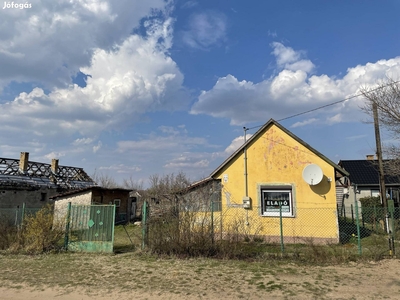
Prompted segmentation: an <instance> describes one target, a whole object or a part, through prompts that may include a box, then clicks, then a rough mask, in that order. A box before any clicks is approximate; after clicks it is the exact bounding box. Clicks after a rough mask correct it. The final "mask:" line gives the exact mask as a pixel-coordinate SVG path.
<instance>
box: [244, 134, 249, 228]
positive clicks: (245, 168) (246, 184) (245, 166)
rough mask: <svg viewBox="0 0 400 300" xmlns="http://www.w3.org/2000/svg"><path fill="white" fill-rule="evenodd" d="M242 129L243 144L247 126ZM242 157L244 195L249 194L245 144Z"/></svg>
mask: <svg viewBox="0 0 400 300" xmlns="http://www.w3.org/2000/svg"><path fill="white" fill-rule="evenodd" d="M243 130H244V144H246V133H247V130H249V128H247V127H243ZM243 158H244V195H245V197H248V196H249V188H248V179H247V175H248V174H247V148H246V146H245V147H244V149H243ZM246 225H249V210H248V209H246Z"/></svg>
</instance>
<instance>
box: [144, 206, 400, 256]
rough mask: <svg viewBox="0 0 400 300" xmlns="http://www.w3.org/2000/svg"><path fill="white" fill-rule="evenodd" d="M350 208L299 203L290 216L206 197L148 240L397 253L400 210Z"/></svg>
mask: <svg viewBox="0 0 400 300" xmlns="http://www.w3.org/2000/svg"><path fill="white" fill-rule="evenodd" d="M351 211H352V213H346V214H344V215H341V213H340V211H339V209H337V208H334V207H329V208H310V207H309V208H306V207H304V208H302V207H297V208H296V209H294V210H293V212H292V213H291V215H284V214H283V212H282V213H281V212H280V211H279V209H278V212H275V213H274V214H273V215H267V214H266V213H265V212H264V213H263V210H262V207H257V206H253V207H251V208H250V209H245V208H243V207H242V206H241V205H237V204H234V205H230V206H225V205H223V206H222V205H221V202H218V203H212V202H211V201H209V203H207V201H203V202H202V204H201V205H191V206H189V205H188V204H187V203H185V205H181V207H180V209H179V212H180V213H179V215H178V216H177V217H176V216H175V217H174V216H172V217H171V216H169V220H167V221H166V220H165V219H164V220H162V218H161V219H160V218H159V219H158V220H157V222H155V223H156V224H157V226H150V235H149V239H150V241H149V242H150V244H151V243H155V242H154V241H155V240H157V241H158V242H160V243H161V242H162V241H163V239H164V238H165V241H164V242H165V243H167V242H168V240H174V241H175V242H176V243H178V242H182V241H183V240H185V239H186V240H185V242H187V243H200V242H201V243H203V244H205V245H208V244H210V243H211V244H212V243H214V242H218V241H225V242H259V243H262V244H264V245H266V246H267V247H266V249H270V250H271V249H272V251H273V252H275V253H276V251H277V249H279V250H280V251H282V252H283V251H284V249H285V251H287V250H286V249H287V248H286V247H288V246H289V248H290V246H294V248H292V249H297V248H296V245H297V246H301V245H305V246H310V245H312V246H314V245H321V246H323V245H325V246H330V247H331V246H334V247H337V248H339V249H341V250H339V251H350V252H353V253H354V254H357V253H358V254H363V253H366V254H368V253H372V252H374V253H379V255H393V254H394V253H395V248H396V245H397V241H398V240H399V239H400V208H394V209H393V210H392V211H388V210H387V209H386V210H385V209H384V208H382V207H357V209H354V210H351ZM174 218H175V219H174ZM172 219H173V220H172ZM160 220H161V222H160ZM151 221H154V220H151ZM150 223H151V222H150ZM160 224H162V226H161V227H163V228H166V227H168V226H167V225H168V224H173V227H172V231H171V227H168V230H170V231H169V232H168V233H167V234H166V233H165V232H163V231H160V228H161V227H160ZM156 230H158V232H157V233H156ZM196 237H201V239H202V240H200V241H199V240H196ZM208 237H209V238H208ZM186 246H187V245H186Z"/></svg>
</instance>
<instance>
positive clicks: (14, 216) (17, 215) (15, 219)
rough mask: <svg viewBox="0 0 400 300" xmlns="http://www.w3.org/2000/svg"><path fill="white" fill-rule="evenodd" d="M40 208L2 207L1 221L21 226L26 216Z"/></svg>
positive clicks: (0, 210)
mask: <svg viewBox="0 0 400 300" xmlns="http://www.w3.org/2000/svg"><path fill="white" fill-rule="evenodd" d="M39 210H40V208H26V207H25V206H21V207H15V208H0V221H1V222H2V223H4V224H8V225H10V226H20V225H21V224H22V223H23V220H24V218H26V217H27V216H31V215H34V214H36V212H38V211H39Z"/></svg>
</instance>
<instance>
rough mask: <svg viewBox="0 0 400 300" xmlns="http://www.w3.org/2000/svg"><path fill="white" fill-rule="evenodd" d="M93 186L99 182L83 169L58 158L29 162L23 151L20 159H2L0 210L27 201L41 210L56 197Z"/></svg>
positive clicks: (0, 163)
mask: <svg viewBox="0 0 400 300" xmlns="http://www.w3.org/2000/svg"><path fill="white" fill-rule="evenodd" d="M91 186H96V183H95V182H94V181H93V179H92V178H90V176H89V175H88V174H87V173H86V172H85V171H84V170H83V169H82V168H77V167H69V166H61V165H59V160H58V159H52V161H51V164H46V163H41V162H34V161H29V153H28V152H21V155H20V159H19V160H18V159H10V158H0V207H14V206H15V205H21V204H22V203H25V202H27V204H29V205H31V206H32V205H33V206H34V207H41V206H43V205H44V203H46V202H47V201H48V200H49V197H51V196H54V195H55V194H58V193H60V192H65V191H68V190H76V189H82V188H86V187H91ZM17 192H18V193H17ZM28 192H30V193H28Z"/></svg>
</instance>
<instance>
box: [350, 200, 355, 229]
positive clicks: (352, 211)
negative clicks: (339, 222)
mask: <svg viewBox="0 0 400 300" xmlns="http://www.w3.org/2000/svg"><path fill="white" fill-rule="evenodd" d="M354 203H356V201H354ZM350 207H351V223H352V224H354V210H353V204H350Z"/></svg>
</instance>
